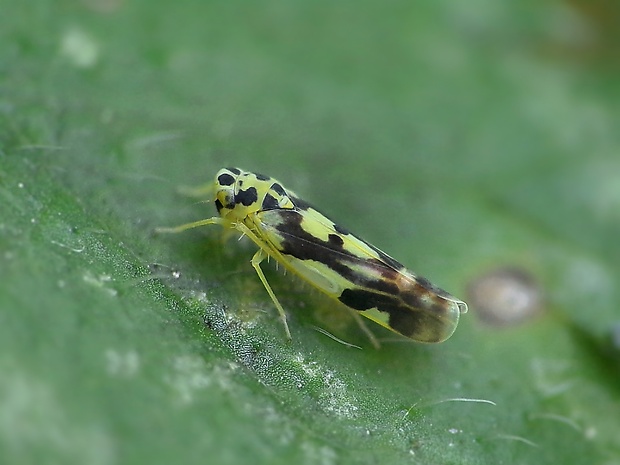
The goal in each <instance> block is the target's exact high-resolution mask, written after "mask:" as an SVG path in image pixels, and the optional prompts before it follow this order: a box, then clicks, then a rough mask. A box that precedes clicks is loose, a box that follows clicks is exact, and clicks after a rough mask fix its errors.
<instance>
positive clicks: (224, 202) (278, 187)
mask: <svg viewBox="0 0 620 465" xmlns="http://www.w3.org/2000/svg"><path fill="white" fill-rule="evenodd" d="M215 206H216V208H217V211H218V213H219V214H220V216H221V217H222V218H226V219H228V220H230V221H231V222H238V221H243V220H244V219H245V218H247V217H248V216H249V215H252V214H254V213H258V212H260V211H265V210H276V209H292V208H295V204H294V203H293V200H292V199H291V196H289V194H288V193H287V191H286V190H285V189H284V187H282V184H280V183H279V182H278V181H276V180H275V179H273V178H270V177H269V176H264V175H262V174H257V173H251V172H249V171H243V170H240V169H239V168H224V169H221V170H220V171H219V172H218V173H217V175H216V176H215Z"/></svg>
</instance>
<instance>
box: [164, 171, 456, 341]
mask: <svg viewBox="0 0 620 465" xmlns="http://www.w3.org/2000/svg"><path fill="white" fill-rule="evenodd" d="M213 190H214V192H215V207H216V208H217V212H218V213H219V216H215V217H212V218H207V219H203V220H200V221H195V222H192V223H187V224H184V225H181V226H178V227H175V228H160V229H159V231H165V232H180V231H185V230H187V229H191V228H195V227H198V226H205V225H210V224H219V225H222V226H224V227H227V228H232V229H235V230H237V231H239V232H240V233H242V234H243V235H245V236H247V237H249V238H250V239H251V240H252V241H253V242H254V243H255V244H256V245H257V246H258V251H257V252H256V253H255V254H254V256H253V257H252V260H251V263H252V266H253V267H254V269H255V270H256V273H257V274H258V277H259V278H260V280H261V282H262V283H263V285H264V286H265V289H266V290H267V293H268V294H269V296H270V297H271V300H272V301H273V303H274V305H275V306H276V308H277V309H278V312H279V313H280V317H281V319H282V322H283V324H284V328H285V331H286V335H287V337H288V338H289V339H290V338H291V333H290V330H289V328H288V324H287V322H286V313H285V312H284V308H283V307H282V305H281V304H280V302H279V301H278V298H277V297H276V295H275V294H274V292H273V290H272V288H271V286H270V285H269V283H268V282H267V279H266V278H265V275H264V273H263V271H262V269H261V267H260V264H261V262H262V261H263V260H264V259H265V258H267V257H272V258H274V259H275V260H277V261H278V262H279V263H281V264H282V265H283V266H284V267H285V268H286V269H287V270H289V271H291V272H292V273H294V274H296V275H298V276H299V277H301V278H302V279H303V280H305V281H307V282H308V283H310V284H311V285H312V286H314V287H315V288H317V289H318V290H320V291H321V292H323V293H324V294H327V295H328V296H329V297H332V298H333V299H336V300H338V301H339V302H341V303H342V304H343V305H346V306H347V307H349V308H350V309H352V310H353V311H355V312H358V313H359V314H361V315H363V316H365V317H367V318H369V319H371V320H372V321H374V322H376V323H378V324H380V325H381V326H384V327H386V328H388V329H390V330H392V331H394V332H396V333H399V334H402V335H403V336H406V337H408V338H411V339H413V340H415V341H418V342H428V343H432V342H442V341H445V340H446V339H448V338H449V337H450V336H451V335H452V333H454V330H455V329H456V326H457V324H458V321H459V315H460V314H461V313H465V312H466V311H467V304H465V302H463V301H462V300H459V299H457V298H455V297H453V296H452V295H450V294H448V293H447V292H446V291H444V290H442V289H440V288H438V287H437V286H435V285H433V284H431V283H430V282H429V281H428V280H427V279H425V278H423V277H421V276H418V275H416V274H414V273H413V272H411V271H409V270H408V269H407V268H405V267H404V266H403V265H401V264H400V263H399V262H397V261H396V260H394V259H393V258H392V257H390V256H389V255H387V254H386V253H384V252H382V251H381V250H379V249H378V248H376V247H374V246H373V245H371V244H369V243H368V242H366V241H364V240H362V239H360V238H359V237H357V236H355V235H353V234H351V233H350V232H349V231H348V230H347V229H345V228H343V227H341V226H340V225H338V224H336V223H334V222H333V221H331V220H330V219H329V218H327V217H326V216H324V215H323V214H321V213H320V212H319V211H318V210H316V209H315V208H314V207H312V206H310V205H309V204H308V203H307V202H305V201H303V200H301V199H300V198H299V197H298V196H297V195H296V194H295V193H294V192H293V191H291V190H289V189H286V188H284V187H283V185H282V184H281V183H280V182H278V181H277V180H275V179H273V178H270V177H268V176H263V175H261V174H257V173H252V172H248V171H243V170H241V169H238V168H224V169H222V170H220V171H219V172H218V173H217V175H216V176H215V183H214V189H213Z"/></svg>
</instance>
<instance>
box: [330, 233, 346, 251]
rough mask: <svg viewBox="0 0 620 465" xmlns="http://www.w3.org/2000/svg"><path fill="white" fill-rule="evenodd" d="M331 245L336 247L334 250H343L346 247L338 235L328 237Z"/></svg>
mask: <svg viewBox="0 0 620 465" xmlns="http://www.w3.org/2000/svg"><path fill="white" fill-rule="evenodd" d="M328 241H329V243H330V244H331V245H332V246H334V248H337V249H341V248H342V246H343V245H344V240H343V239H342V237H340V236H339V235H338V234H330V235H329V236H328Z"/></svg>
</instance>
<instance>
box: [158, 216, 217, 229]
mask: <svg viewBox="0 0 620 465" xmlns="http://www.w3.org/2000/svg"><path fill="white" fill-rule="evenodd" d="M209 224H220V225H226V222H225V221H224V220H223V219H222V218H220V217H219V216H214V217H212V218H206V219H204V220H200V221H194V222H192V223H185V224H182V225H180V226H175V227H172V228H155V232H157V233H180V232H182V231H185V230H187V229H192V228H197V227H199V226H206V225H209Z"/></svg>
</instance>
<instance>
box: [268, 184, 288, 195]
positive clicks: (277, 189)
mask: <svg viewBox="0 0 620 465" xmlns="http://www.w3.org/2000/svg"><path fill="white" fill-rule="evenodd" d="M271 188H272V189H273V191H274V192H275V193H276V194H279V195H286V191H285V190H284V187H282V184H278V183H277V182H276V183H273V184H272V185H271Z"/></svg>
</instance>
